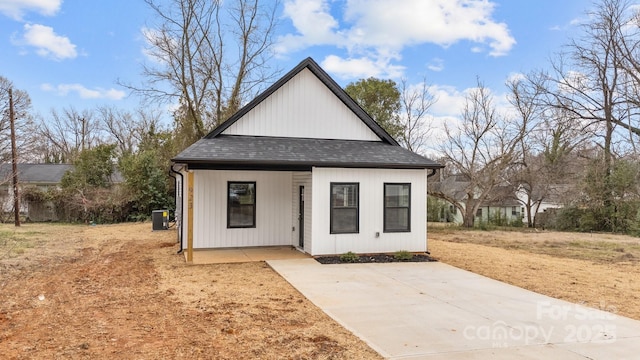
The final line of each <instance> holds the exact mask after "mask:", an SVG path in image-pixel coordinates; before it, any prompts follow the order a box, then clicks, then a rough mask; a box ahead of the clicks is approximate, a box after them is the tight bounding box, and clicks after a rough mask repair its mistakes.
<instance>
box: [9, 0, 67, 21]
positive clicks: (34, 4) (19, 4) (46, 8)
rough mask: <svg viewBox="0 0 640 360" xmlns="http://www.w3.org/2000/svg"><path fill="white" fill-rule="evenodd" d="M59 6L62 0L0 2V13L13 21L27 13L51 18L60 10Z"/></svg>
mask: <svg viewBox="0 0 640 360" xmlns="http://www.w3.org/2000/svg"><path fill="white" fill-rule="evenodd" d="M61 4H62V0H0V13H2V14H4V15H5V16H8V17H10V18H13V19H15V20H22V17H23V16H24V14H25V13H26V12H29V11H35V12H37V13H40V14H42V15H46V16H52V15H55V14H56V13H57V12H58V10H60V5H61Z"/></svg>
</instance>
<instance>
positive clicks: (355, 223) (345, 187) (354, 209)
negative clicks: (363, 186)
mask: <svg viewBox="0 0 640 360" xmlns="http://www.w3.org/2000/svg"><path fill="white" fill-rule="evenodd" d="M359 193H360V184H359V183H333V182H332V183H331V219H330V223H331V224H330V227H331V229H330V231H331V234H354V233H358V231H359V222H360V221H359V216H360V215H359V206H360V199H359Z"/></svg>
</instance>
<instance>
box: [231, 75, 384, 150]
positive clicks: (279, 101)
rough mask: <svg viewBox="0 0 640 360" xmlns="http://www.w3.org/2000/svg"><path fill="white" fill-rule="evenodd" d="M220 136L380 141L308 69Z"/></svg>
mask: <svg viewBox="0 0 640 360" xmlns="http://www.w3.org/2000/svg"><path fill="white" fill-rule="evenodd" d="M223 134H225V135H248V136H274V137H296V138H310V139H340V140H364V141H380V138H379V137H378V136H377V135H376V134H375V133H374V132H373V131H372V130H371V129H370V128H369V127H368V126H367V125H366V124H365V123H364V122H363V121H362V120H360V119H359V118H358V117H357V116H356V115H355V114H354V113H353V111H351V110H350V109H349V108H348V107H347V106H346V105H345V104H344V103H342V101H340V99H339V98H338V97H337V96H336V95H335V94H333V93H332V92H331V90H329V88H327V86H325V85H324V84H323V83H322V82H321V81H320V80H319V79H318V78H317V77H316V76H315V75H314V74H313V73H312V72H311V71H309V70H308V69H304V70H302V71H301V72H300V73H298V74H297V75H296V76H294V77H293V78H292V79H291V80H289V81H288V82H287V83H286V84H284V85H283V86H281V87H280V88H279V89H278V90H276V91H275V92H274V93H273V94H271V96H269V97H268V98H266V99H265V100H264V101H262V102H261V103H260V104H258V105H257V106H256V107H255V108H253V109H251V110H250V111H249V112H248V113H246V114H245V115H244V116H243V117H242V118H241V119H238V121H236V122H235V123H234V124H232V125H231V126H229V128H227V129H226V130H225V131H224V132H223Z"/></svg>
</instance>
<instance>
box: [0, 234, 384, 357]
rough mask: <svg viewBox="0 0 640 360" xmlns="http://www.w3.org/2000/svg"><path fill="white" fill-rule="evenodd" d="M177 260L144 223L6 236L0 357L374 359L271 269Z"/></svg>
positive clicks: (165, 239)
mask: <svg viewBox="0 0 640 360" xmlns="http://www.w3.org/2000/svg"><path fill="white" fill-rule="evenodd" d="M176 249H177V246H176V243H175V232H173V231H165V232H152V231H151V225H150V224H148V223H147V224H125V225H106V226H93V227H92V226H83V225H77V226H73V225H55V224H53V225H51V224H26V225H24V226H22V227H21V228H19V229H15V228H14V227H13V226H9V225H0V274H1V276H0V354H2V358H8V359H32V358H49V359H55V358H79V359H105V358H119V359H120V358H123V359H126V358H129V359H133V358H135V359H140V358H145V359H158V358H167V359H175V358H188V359H197V358H203V359H211V358H216V359H248V358H261V359H283V358H288V359H310V358H312V359H360V358H378V355H377V354H376V353H375V352H374V351H373V350H371V349H370V348H369V347H367V346H366V345H365V344H364V343H362V342H361V341H360V340H359V339H358V338H356V337H355V336H354V335H352V334H351V333H349V332H348V331H346V330H345V329H344V328H342V327H341V326H339V325H338V324H337V323H335V322H334V321H333V320H331V319H330V318H329V317H328V316H326V315H325V314H324V313H323V312H322V311H321V310H319V309H318V308H317V307H315V306H314V305H313V304H311V303H310V302H309V301H308V300H306V299H305V298H304V297H303V296H302V295H300V294H299V293H298V292H297V291H296V290H295V289H293V288H292V287H291V286H290V285H289V284H288V283H287V282H286V281H284V280H283V279H282V278H281V277H279V276H278V275H277V274H275V273H274V272H273V271H272V270H271V269H269V268H268V267H267V266H266V265H265V264H264V263H247V264H230V265H206V266H193V265H188V264H185V262H184V258H183V257H182V256H179V255H176Z"/></svg>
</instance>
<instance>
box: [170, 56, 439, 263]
mask: <svg viewBox="0 0 640 360" xmlns="http://www.w3.org/2000/svg"><path fill="white" fill-rule="evenodd" d="M172 160H173V162H174V165H173V169H174V170H178V172H179V173H180V175H181V176H179V177H178V181H177V182H176V183H177V186H178V187H179V188H178V189H177V194H178V198H179V199H181V200H180V204H178V208H179V210H180V209H182V211H177V213H178V216H179V219H178V220H179V223H180V224H181V226H180V228H181V229H180V233H179V236H180V239H181V244H182V249H188V248H189V246H192V248H193V249H208V248H228V247H250V246H282V245H291V246H294V247H297V248H299V249H300V250H302V251H304V252H307V253H309V254H311V255H326V254H342V253H346V252H349V251H352V252H355V253H381V252H394V251H398V250H407V251H411V252H424V251H426V249H427V241H426V235H427V223H426V218H427V216H426V215H427V214H426V199H427V177H428V176H430V175H431V174H433V173H434V172H435V169H438V168H441V167H442V165H440V164H437V163H435V162H433V161H431V160H429V159H427V158H425V157H422V156H420V155H417V154H415V153H412V152H410V151H408V150H406V149H404V148H402V147H400V146H399V145H398V143H397V142H396V141H395V140H394V139H393V138H392V137H391V136H389V134H387V133H386V132H385V131H384V130H383V129H382V128H381V127H380V126H378V125H377V123H376V122H375V121H373V120H372V119H371V117H370V116H369V115H368V114H367V113H366V112H365V111H364V110H362V108H360V107H359V106H358V105H357V104H356V103H355V102H354V101H353V100H352V99H351V98H350V97H349V96H348V95H347V94H346V93H345V92H344V91H343V90H342V88H340V86H339V85H338V84H336V83H335V81H333V79H331V78H330V77H329V75H327V73H326V72H324V71H323V70H322V69H321V68H320V67H319V66H318V64H317V63H316V62H314V61H313V59H311V58H307V59H306V60H304V61H302V62H301V63H300V64H299V65H298V66H296V67H295V68H294V69H292V70H291V71H290V72H289V73H287V74H286V75H285V76H284V77H282V78H281V79H280V80H278V81H277V82H276V83H274V84H273V85H272V86H271V87H269V88H268V89H267V90H265V91H264V92H263V93H262V94H260V95H259V96H258V97H257V98H255V99H254V100H253V101H251V102H250V103H248V104H247V105H246V106H244V107H243V108H242V109H241V110H240V111H238V112H237V113H236V114H235V115H233V116H232V117H231V118H229V119H228V120H227V121H225V122H224V123H222V124H221V125H220V126H219V127H217V128H216V129H215V130H213V131H212V132H211V133H209V134H208V135H207V136H205V137H204V138H202V139H201V140H199V141H198V142H196V143H195V144H193V145H192V146H190V147H189V148H187V149H185V150H184V151H183V152H181V153H180V154H178V155H177V156H176V157H175V158H174V159H172ZM183 195H184V196H183Z"/></svg>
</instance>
